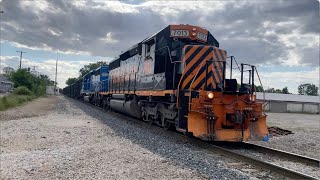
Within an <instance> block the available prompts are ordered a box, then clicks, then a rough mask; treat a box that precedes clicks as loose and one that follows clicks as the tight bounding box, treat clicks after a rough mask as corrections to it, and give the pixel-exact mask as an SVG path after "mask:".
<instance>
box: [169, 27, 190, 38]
mask: <svg viewBox="0 0 320 180" xmlns="http://www.w3.org/2000/svg"><path fill="white" fill-rule="evenodd" d="M171 36H172V37H188V36H189V31H188V30H178V29H173V30H171Z"/></svg>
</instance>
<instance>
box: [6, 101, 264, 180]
mask: <svg viewBox="0 0 320 180" xmlns="http://www.w3.org/2000/svg"><path fill="white" fill-rule="evenodd" d="M52 102H53V101H52ZM36 111H37V110H36ZM0 125H1V133H0V134H1V141H0V142H1V143H0V147H1V155H0V158H1V159H0V160H1V167H0V174H1V179H7V178H10V179H11V178H13V179H15V178H18V179H48V178H50V179H56V178H59V179H60V178H61V179H69V178H71V179H250V172H248V173H244V172H246V171H250V167H249V170H248V168H247V167H248V166H245V165H241V164H240V166H241V167H242V171H239V170H237V169H240V170H241V168H235V169H232V168H230V166H239V163H238V164H236V163H234V162H233V161H230V160H229V161H228V160H226V158H224V157H221V156H218V155H213V154H212V153H208V152H206V151H204V150H201V149H200V148H198V147H195V146H193V145H191V144H189V143H188V142H186V141H184V140H179V139H178V140H177V139H176V138H172V137H168V135H164V134H163V133H162V134H161V133H160V132H155V131H153V130H152V129H153V128H152V127H151V128H148V129H145V128H143V127H142V126H140V125H139V124H135V123H132V122H130V121H128V120H125V119H120V118H119V117H117V115H116V114H115V113H104V112H101V110H97V109H95V108H93V107H90V106H88V105H86V104H83V103H79V102H77V101H74V100H71V99H66V98H65V97H63V96H60V97H57V99H56V104H55V106H54V107H53V109H50V108H49V109H48V110H47V112H46V113H44V114H41V115H39V116H33V117H28V118H21V117H19V118H18V117H17V118H10V120H8V119H6V120H5V121H0ZM157 133H158V134H157ZM232 163H233V164H232ZM227 164H229V165H230V166H228V165H227ZM231 164H232V165H231ZM243 168H246V169H243ZM257 177H261V178H263V179H265V178H266V179H270V177H269V175H268V173H264V174H258V175H257ZM251 179H254V178H251Z"/></svg>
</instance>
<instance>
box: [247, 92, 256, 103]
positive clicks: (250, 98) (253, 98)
mask: <svg viewBox="0 0 320 180" xmlns="http://www.w3.org/2000/svg"><path fill="white" fill-rule="evenodd" d="M249 100H250V101H251V102H253V101H255V100H256V98H255V96H254V95H253V94H252V95H249Z"/></svg>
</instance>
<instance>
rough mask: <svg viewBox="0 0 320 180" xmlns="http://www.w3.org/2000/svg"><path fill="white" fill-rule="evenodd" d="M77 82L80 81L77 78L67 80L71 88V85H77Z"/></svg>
mask: <svg viewBox="0 0 320 180" xmlns="http://www.w3.org/2000/svg"><path fill="white" fill-rule="evenodd" d="M77 80H78V79H77V78H68V79H67V80H66V84H67V85H68V86H70V85H71V84H73V83H75V82H76V81H77Z"/></svg>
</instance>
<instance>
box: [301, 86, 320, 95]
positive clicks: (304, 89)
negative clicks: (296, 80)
mask: <svg viewBox="0 0 320 180" xmlns="http://www.w3.org/2000/svg"><path fill="white" fill-rule="evenodd" d="M318 92H319V88H318V87H317V86H316V85H314V84H310V83H306V84H300V85H299V86H298V93H299V94H304V95H310V96H318V95H319V93H318Z"/></svg>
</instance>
